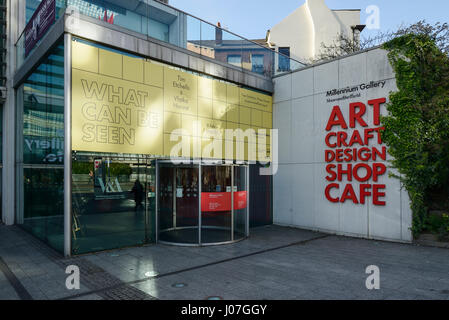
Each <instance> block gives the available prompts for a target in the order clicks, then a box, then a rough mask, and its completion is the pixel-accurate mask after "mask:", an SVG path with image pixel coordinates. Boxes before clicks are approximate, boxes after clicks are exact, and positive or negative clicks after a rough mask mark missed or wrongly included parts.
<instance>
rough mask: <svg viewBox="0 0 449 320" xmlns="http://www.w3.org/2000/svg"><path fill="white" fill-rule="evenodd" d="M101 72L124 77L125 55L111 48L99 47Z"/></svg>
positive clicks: (106, 74) (115, 76)
mask: <svg viewBox="0 0 449 320" xmlns="http://www.w3.org/2000/svg"><path fill="white" fill-rule="evenodd" d="M99 54H100V59H99V71H100V74H102V75H105V76H111V77H114V78H120V79H121V78H122V77H123V73H122V72H123V61H122V60H123V55H121V54H119V53H116V52H112V51H109V50H103V49H99Z"/></svg>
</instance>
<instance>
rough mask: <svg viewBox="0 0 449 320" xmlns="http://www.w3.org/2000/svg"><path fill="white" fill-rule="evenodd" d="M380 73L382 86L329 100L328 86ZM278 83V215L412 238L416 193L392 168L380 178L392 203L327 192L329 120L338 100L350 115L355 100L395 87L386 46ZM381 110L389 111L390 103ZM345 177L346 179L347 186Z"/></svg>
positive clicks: (340, 229) (305, 224)
mask: <svg viewBox="0 0 449 320" xmlns="http://www.w3.org/2000/svg"><path fill="white" fill-rule="evenodd" d="M380 80H383V81H385V86H384V88H383V89H382V88H380V87H378V88H373V89H370V90H364V91H360V93H361V97H358V98H355V99H348V100H343V101H339V102H330V103H329V102H328V101H327V99H328V98H329V97H327V96H326V95H327V91H329V90H333V89H343V88H346V87H348V86H350V87H352V86H359V85H360V84H362V83H370V82H371V81H380ZM274 83H275V94H274V106H273V126H274V128H275V129H278V130H279V170H278V173H277V174H276V175H275V176H274V191H273V192H274V208H273V214H274V223H275V224H278V225H285V226H293V227H300V228H305V229H311V230H317V231H324V232H329V233H334V234H342V235H349V236H355V237H362V238H369V239H382V240H391V241H400V242H410V241H411V240H412V235H411V231H410V227H411V223H412V218H411V216H412V215H411V210H410V207H409V198H408V195H407V193H406V192H405V191H403V190H401V186H400V182H399V181H398V180H397V179H395V178H389V175H388V173H389V171H390V169H388V171H387V173H386V174H384V175H383V176H381V177H380V180H379V182H378V183H380V184H385V185H386V197H385V199H384V200H385V201H386V206H375V205H373V204H372V202H371V198H370V197H368V198H367V203H366V204H365V205H362V204H354V203H353V202H351V201H346V202H345V203H332V202H330V201H328V200H327V199H326V197H325V194H324V191H325V188H326V186H327V185H328V184H329V182H328V181H326V179H325V178H326V176H327V175H328V174H327V172H326V165H327V163H326V162H325V157H324V150H325V149H326V148H327V146H326V144H325V137H326V134H327V133H328V132H327V131H326V129H325V128H326V124H327V122H328V120H329V117H330V115H331V111H332V109H333V106H335V105H339V106H340V107H341V109H342V112H343V114H344V116H345V118H346V119H348V116H349V114H348V113H349V103H351V102H363V103H365V104H366V103H367V101H368V100H371V99H377V98H382V97H385V98H387V101H388V98H389V93H390V92H391V91H394V90H396V81H395V77H394V73H393V70H392V68H391V66H390V64H389V62H388V60H387V55H386V51H384V50H382V49H374V50H371V51H366V52H363V53H360V54H357V55H353V56H349V57H346V58H342V59H339V60H335V61H331V62H329V63H325V64H319V65H315V66H312V67H309V68H307V69H304V70H301V71H297V72H294V73H291V74H287V75H284V76H281V77H277V78H275V79H274ZM340 96H341V95H340ZM336 97H339V96H336ZM369 108H370V107H368V109H369ZM381 113H382V114H385V113H386V108H385V105H383V106H382V108H381ZM363 119H364V120H365V121H366V122H367V123H368V125H369V126H372V125H373V118H372V114H371V113H370V112H368V113H367V115H365V116H364V117H363ZM356 129H359V130H362V127H361V126H360V125H357V128H356ZM332 131H340V130H339V129H333V130H332ZM348 131H349V132H350V131H351V129H349V130H348ZM352 131H353V130H352ZM376 162H379V161H376ZM337 183H338V182H337ZM346 183H347V182H341V183H340V188H341V189H342V188H343V187H344V186H343V185H345V184H346ZM368 183H371V182H368ZM352 184H353V186H354V187H355V188H356V187H357V186H358V185H359V183H358V182H355V181H354V182H352ZM356 190H357V189H356ZM340 192H342V190H340ZM334 196H337V195H335V194H334Z"/></svg>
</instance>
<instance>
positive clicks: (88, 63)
mask: <svg viewBox="0 0 449 320" xmlns="http://www.w3.org/2000/svg"><path fill="white" fill-rule="evenodd" d="M72 68H75V69H80V70H84V71H90V72H94V73H98V48H95V47H93V46H90V45H88V44H85V43H82V42H79V41H72Z"/></svg>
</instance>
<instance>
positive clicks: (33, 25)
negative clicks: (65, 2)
mask: <svg viewBox="0 0 449 320" xmlns="http://www.w3.org/2000/svg"><path fill="white" fill-rule="evenodd" d="M55 20H56V0H42V2H41V4H40V5H39V7H37V9H36V11H35V12H34V14H33V17H31V20H30V21H29V22H28V24H27V26H26V27H25V57H27V56H28V54H29V53H30V52H31V50H33V48H34V46H35V45H36V43H37V42H38V41H39V40H40V39H41V38H42V37H43V36H44V34H45V33H46V32H47V31H48V29H49V28H50V27H51V25H52V24H53V22H55Z"/></svg>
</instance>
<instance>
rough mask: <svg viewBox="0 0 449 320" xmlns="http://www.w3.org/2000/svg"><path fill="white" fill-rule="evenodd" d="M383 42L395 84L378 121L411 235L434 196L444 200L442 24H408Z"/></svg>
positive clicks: (448, 69)
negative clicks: (407, 205)
mask: <svg viewBox="0 0 449 320" xmlns="http://www.w3.org/2000/svg"><path fill="white" fill-rule="evenodd" d="M383 47H384V48H385V49H386V50H388V52H389V53H388V57H389V60H390V63H391V65H392V66H393V68H394V71H395V74H396V83H397V87H398V90H397V91H396V92H394V93H392V94H391V95H390V102H389V103H388V104H387V110H388V112H389V115H388V116H385V117H382V120H381V121H382V124H383V125H384V126H385V131H384V132H383V140H384V141H385V143H386V144H387V146H388V151H389V153H390V154H391V155H392V156H393V158H394V160H393V161H392V165H393V166H394V167H395V168H397V169H398V171H399V173H400V176H398V178H399V179H401V181H402V183H403V185H404V187H405V188H406V190H407V191H408V193H409V195H410V199H411V208H412V211H413V228H412V231H413V233H414V235H415V236H417V235H418V234H419V233H421V232H422V231H423V230H424V229H425V228H426V225H427V222H428V218H429V215H428V211H429V207H431V206H432V205H434V204H435V201H436V199H437V198H436V197H434V195H435V194H442V195H443V197H441V199H448V200H449V56H448V47H449V46H448V28H447V25H439V24H438V25H436V26H433V27H431V26H429V25H426V24H420V25H419V26H412V27H410V28H407V29H404V31H403V32H402V33H401V34H400V35H399V36H396V37H394V38H393V39H391V40H390V41H388V42H386V43H385V44H384V45H383ZM438 201H440V200H438ZM439 205H441V206H446V208H447V205H448V204H447V203H444V200H443V203H440V204H439ZM447 231H449V230H447Z"/></svg>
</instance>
